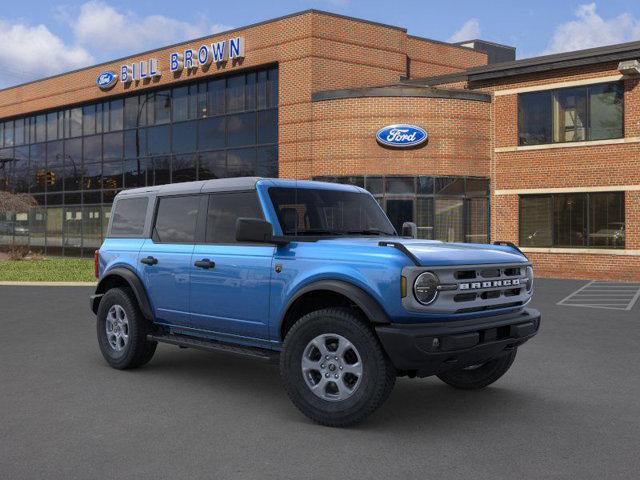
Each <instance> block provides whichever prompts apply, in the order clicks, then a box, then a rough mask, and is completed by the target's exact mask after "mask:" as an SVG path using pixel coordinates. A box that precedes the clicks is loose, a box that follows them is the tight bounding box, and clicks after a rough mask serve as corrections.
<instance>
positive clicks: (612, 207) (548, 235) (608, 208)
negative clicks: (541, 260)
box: [520, 192, 626, 248]
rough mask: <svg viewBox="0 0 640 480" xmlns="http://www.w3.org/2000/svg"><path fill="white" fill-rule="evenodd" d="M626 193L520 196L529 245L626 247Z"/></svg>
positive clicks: (522, 240) (523, 240) (522, 226)
mask: <svg viewBox="0 0 640 480" xmlns="http://www.w3.org/2000/svg"><path fill="white" fill-rule="evenodd" d="M625 233H626V229H625V211H624V192H603V193H566V194H565V193H563V194H553V195H523V196H521V197H520V244H521V245H523V246H525V247H563V248H624V247H625Z"/></svg>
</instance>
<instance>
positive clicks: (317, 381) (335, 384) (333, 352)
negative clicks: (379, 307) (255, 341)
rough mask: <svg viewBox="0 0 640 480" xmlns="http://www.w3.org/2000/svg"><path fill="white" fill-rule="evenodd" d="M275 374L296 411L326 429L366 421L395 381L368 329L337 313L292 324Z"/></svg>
mask: <svg viewBox="0 0 640 480" xmlns="http://www.w3.org/2000/svg"><path fill="white" fill-rule="evenodd" d="M280 374H281V376H282V380H283V382H284V386H285V389H286V391H287V393H288V395H289V397H290V398H291V400H292V401H293V403H294V404H295V405H296V407H298V409H299V410H300V411H301V412H302V413H304V414H305V415H306V416H307V417H309V418H310V419H312V420H314V421H316V422H318V423H320V424H322V425H327V426H331V427H347V426H350V425H354V424H356V423H358V422H361V421H363V420H364V419H365V418H367V417H368V416H369V415H370V414H371V413H373V412H374V411H375V410H376V409H377V408H378V407H379V406H380V405H382V403H383V402H384V401H385V400H386V399H387V397H388V396H389V394H390V393H391V390H392V389H393V385H394V384H395V378H396V372H395V369H394V368H393V365H391V363H390V361H389V359H388V358H387V356H386V355H385V353H384V351H383V350H382V347H381V346H380V343H379V342H378V339H377V338H376V336H375V335H374V333H373V331H372V329H371V327H370V326H369V325H367V324H366V323H365V322H363V321H362V320H360V319H359V318H358V317H357V316H356V315H354V312H352V311H351V310H349V309H343V308H327V309H323V310H317V311H315V312H311V313H309V314H307V315H305V316H304V317H302V318H301V319H300V320H299V321H298V322H297V323H295V324H294V326H293V327H292V328H291V330H290V331H289V332H288V333H287V336H286V338H285V341H284V345H283V349H282V354H281V355H280Z"/></svg>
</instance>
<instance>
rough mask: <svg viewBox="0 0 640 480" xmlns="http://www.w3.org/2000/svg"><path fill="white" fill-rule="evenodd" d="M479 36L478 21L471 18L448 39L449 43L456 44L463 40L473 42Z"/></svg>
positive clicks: (480, 32)
mask: <svg viewBox="0 0 640 480" xmlns="http://www.w3.org/2000/svg"><path fill="white" fill-rule="evenodd" d="M481 34H482V31H481V30H480V21H479V20H478V19H477V18H471V19H469V20H467V21H466V22H464V25H462V27H460V29H459V30H457V31H456V32H455V33H454V34H453V35H451V37H449V42H451V43H456V42H464V41H465V40H474V39H476V38H479V37H480V35H481Z"/></svg>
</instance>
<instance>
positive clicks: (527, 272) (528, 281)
mask: <svg viewBox="0 0 640 480" xmlns="http://www.w3.org/2000/svg"><path fill="white" fill-rule="evenodd" d="M525 276H526V277H527V278H526V287H527V292H531V291H532V290H533V267H530V266H529V267H527V268H526V269H525Z"/></svg>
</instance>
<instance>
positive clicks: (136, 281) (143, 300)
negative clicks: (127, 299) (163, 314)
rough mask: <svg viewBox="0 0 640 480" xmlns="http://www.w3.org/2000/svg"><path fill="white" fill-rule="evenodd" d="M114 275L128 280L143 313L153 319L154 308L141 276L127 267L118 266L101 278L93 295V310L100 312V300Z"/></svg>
mask: <svg viewBox="0 0 640 480" xmlns="http://www.w3.org/2000/svg"><path fill="white" fill-rule="evenodd" d="M114 277H118V278H121V279H123V280H124V281H125V282H127V284H128V285H129V287H130V288H131V290H132V291H133V294H134V295H135V297H136V301H137V302H138V307H140V311H141V312H142V315H144V317H145V318H146V319H148V320H153V310H152V308H151V303H150V302H149V297H148V296H147V291H146V290H145V288H144V285H143V284H142V281H141V280H140V277H138V275H136V274H135V273H134V272H133V271H131V270H129V269H128V268H125V267H116V268H114V269H112V270H109V271H108V272H107V274H106V275H104V276H103V277H102V278H101V279H100V282H99V283H98V286H97V287H96V293H95V295H92V296H91V310H93V313H98V306H99V305H100V300H101V299H102V296H103V295H104V294H105V293H106V285H108V284H109V281H110V280H111V279H113V278H114Z"/></svg>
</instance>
